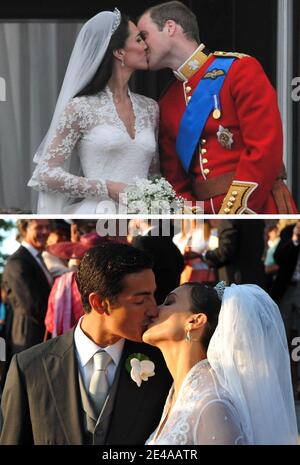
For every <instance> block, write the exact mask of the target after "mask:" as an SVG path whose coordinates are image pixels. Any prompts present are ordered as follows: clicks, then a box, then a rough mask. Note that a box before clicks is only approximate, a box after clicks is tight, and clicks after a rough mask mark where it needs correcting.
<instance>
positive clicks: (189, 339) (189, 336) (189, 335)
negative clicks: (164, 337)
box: [185, 330, 200, 342]
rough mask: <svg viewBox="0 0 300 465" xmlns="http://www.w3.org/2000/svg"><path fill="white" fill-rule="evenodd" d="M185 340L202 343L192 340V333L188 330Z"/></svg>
mask: <svg viewBox="0 0 300 465" xmlns="http://www.w3.org/2000/svg"><path fill="white" fill-rule="evenodd" d="M185 340H186V341H187V342H199V341H200V339H192V337H191V331H190V330H188V331H187V332H186V333H185Z"/></svg>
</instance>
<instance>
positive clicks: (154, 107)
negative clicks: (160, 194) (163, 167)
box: [149, 100, 161, 176]
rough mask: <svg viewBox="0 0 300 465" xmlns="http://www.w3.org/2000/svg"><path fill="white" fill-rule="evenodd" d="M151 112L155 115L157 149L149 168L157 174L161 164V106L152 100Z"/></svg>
mask: <svg viewBox="0 0 300 465" xmlns="http://www.w3.org/2000/svg"><path fill="white" fill-rule="evenodd" d="M151 113H152V115H153V122H154V131H155V141H156V150H155V153H154V156H153V158H152V162H151V165H150V168H149V175H150V176H155V175H160V174H161V172H160V164H159V152H158V132H159V106H158V104H157V103H156V102H155V101H154V100H152V106H151Z"/></svg>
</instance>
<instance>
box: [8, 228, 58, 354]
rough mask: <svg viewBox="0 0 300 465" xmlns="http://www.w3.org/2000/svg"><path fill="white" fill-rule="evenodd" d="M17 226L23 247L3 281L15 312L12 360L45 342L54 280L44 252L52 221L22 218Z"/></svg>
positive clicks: (10, 337) (10, 340)
mask: <svg viewBox="0 0 300 465" xmlns="http://www.w3.org/2000/svg"><path fill="white" fill-rule="evenodd" d="M17 227H18V232H19V237H20V240H21V246H20V247H19V248H18V250H17V251H16V252H15V253H14V254H13V255H11V256H10V257H9V258H8V260H7V263H6V265H5V268H4V273H3V280H2V282H3V286H4V288H5V290H6V292H7V299H8V302H9V304H10V305H11V308H12V315H13V317H12V327H11V331H10V333H9V334H8V335H7V336H8V352H9V355H8V359H10V357H11V356H12V355H13V354H15V353H18V352H20V351H22V350H25V349H27V348H29V347H32V346H33V345H35V344H38V343H39V342H42V341H43V337H44V332H45V326H44V319H45V314H46V310H47V304H48V296H49V293H50V289H51V286H52V282H53V280H52V276H51V274H50V273H49V271H48V270H47V268H46V265H45V263H44V260H43V258H42V255H41V254H42V252H43V250H44V249H45V247H46V243H47V239H48V236H49V233H50V222H49V220H46V219H22V220H18V221H17Z"/></svg>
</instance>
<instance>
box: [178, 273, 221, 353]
mask: <svg viewBox="0 0 300 465" xmlns="http://www.w3.org/2000/svg"><path fill="white" fill-rule="evenodd" d="M183 286H187V287H190V288H191V309H190V310H191V312H193V313H205V315H206V316H207V324H206V327H205V331H204V333H203V337H202V339H201V343H202V345H203V347H204V349H205V350H207V349H208V345H209V342H210V339H211V337H212V335H213V334H214V332H215V329H216V327H217V324H218V319H219V313H220V310H221V304H222V302H221V300H220V297H219V296H218V293H217V291H216V289H215V288H213V287H208V286H206V285H204V284H201V283H197V282H195V283H193V282H190V283H185V284H183Z"/></svg>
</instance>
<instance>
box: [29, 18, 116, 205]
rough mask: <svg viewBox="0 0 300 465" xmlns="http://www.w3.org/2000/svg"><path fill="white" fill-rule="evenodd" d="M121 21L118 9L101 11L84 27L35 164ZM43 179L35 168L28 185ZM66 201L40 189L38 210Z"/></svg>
mask: <svg viewBox="0 0 300 465" xmlns="http://www.w3.org/2000/svg"><path fill="white" fill-rule="evenodd" d="M120 21H121V14H120V12H119V10H118V9H115V10H114V11H113V12H111V11H103V12H101V13H99V14H97V15H96V16H94V17H93V18H91V19H90V20H89V21H87V22H86V23H85V24H84V26H83V27H82V29H81V31H80V33H79V35H78V37H77V39H76V42H75V45H74V48H73V51H72V54H71V57H70V61H69V64H68V67H67V71H66V74H65V78H64V81H63V84H62V88H61V91H60V94H59V97H58V100H57V104H56V107H55V111H54V114H53V118H52V121H51V124H50V127H49V130H48V132H47V134H46V136H45V137H44V139H43V141H42V143H41V144H40V146H39V148H38V150H37V152H36V154H35V156H34V162H35V163H37V164H40V163H42V162H43V160H44V159H45V157H46V155H47V151H48V148H49V145H50V144H51V141H52V140H53V137H54V136H55V132H56V129H57V127H58V123H59V119H60V118H61V116H62V114H63V111H64V110H65V108H66V105H67V104H68V102H70V100H71V99H72V98H73V97H75V96H76V95H77V94H78V93H79V92H80V91H81V90H82V89H83V88H84V87H85V86H86V85H87V84H88V83H89V82H90V80H91V79H92V77H93V76H94V75H95V73H96V71H97V69H98V68H99V66H100V64H101V62H102V60H103V57H104V55H105V52H106V50H107V48H108V45H109V42H110V39H111V36H112V34H113V33H114V31H115V30H116V29H117V28H118V26H119V24H120ZM69 168H70V160H66V161H65V163H64V166H63V169H65V170H66V171H68V170H69ZM39 182H40V181H39V171H38V170H35V172H34V173H33V176H32V178H31V179H30V181H29V183H28V186H30V187H34V188H37V187H38V186H39ZM65 203H66V196H65V195H64V194H61V193H59V192H51V193H50V192H40V193H39V207H38V212H39V213H58V212H62V210H63V205H64V204H65Z"/></svg>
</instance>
